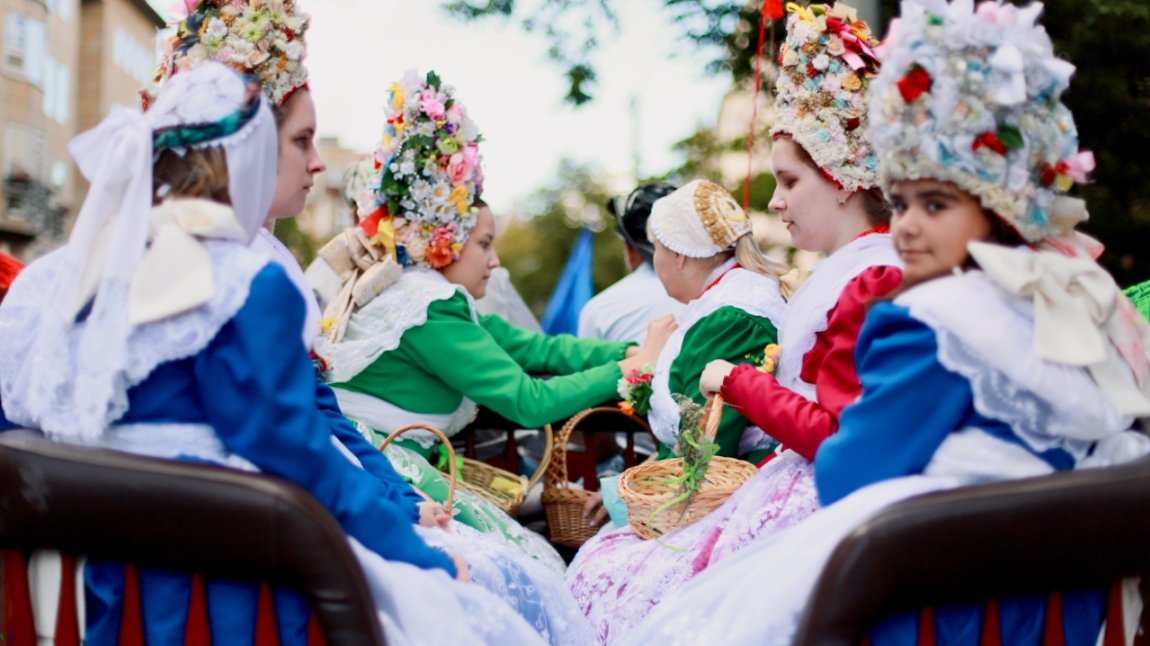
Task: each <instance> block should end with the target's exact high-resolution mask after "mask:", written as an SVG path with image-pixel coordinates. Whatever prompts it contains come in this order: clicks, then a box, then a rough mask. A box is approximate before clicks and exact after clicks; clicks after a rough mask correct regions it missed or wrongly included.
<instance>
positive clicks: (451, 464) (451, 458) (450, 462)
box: [379, 424, 455, 516]
mask: <svg viewBox="0 0 1150 646" xmlns="http://www.w3.org/2000/svg"><path fill="white" fill-rule="evenodd" d="M416 429H419V430H423V431H430V432H431V433H432V434H434V435H438V436H439V440H440V441H441V442H443V445H444V446H445V447H447V468H448V469H449V472H448V474H449V475H450V476H451V477H450V478H449V481H448V485H447V502H445V503H444V504H443V510H444V511H446V512H447V515H448V516H450V515H451V506H452V505H453V504H454V503H455V447H453V446H451V440H450V439H448V437H447V436H446V435H444V433H443V431H441V430H439V429H437V428H435V427H434V426H431V425H428V424H408V425H407V426H401V427H399V428H397V429H395V431H394V432H392V433H391V434H389V435H388V436H387V437H386V438H384V439H383V443H381V444H380V445H379V450H380V451H381V452H382V451H383V450H384V449H386V448H387V447H388V446H389V445H390V444H391V442H392V440H394V439H395V438H397V437H399V436H400V435H403V434H404V433H406V432H408V431H412V430H416ZM413 488H414V487H413ZM416 491H419V489H416ZM419 493H420V494H422V495H423V497H424V498H427V497H428V496H427V495H426V494H423V492H422V491H419Z"/></svg>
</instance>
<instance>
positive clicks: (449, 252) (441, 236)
mask: <svg viewBox="0 0 1150 646" xmlns="http://www.w3.org/2000/svg"><path fill="white" fill-rule="evenodd" d="M454 233H455V223H451V224H448V225H446V226H442V227H439V228H438V229H436V230H435V232H434V233H432V234H431V240H430V241H428V244H427V250H426V251H425V252H424V257H425V258H426V259H427V264H428V265H429V266H431V268H432V269H443V268H444V267H446V266H448V265H450V264H451V263H452V262H454V261H455V250H454V249H453V248H452V247H451V242H452V241H451V238H452V235H453V234H454Z"/></svg>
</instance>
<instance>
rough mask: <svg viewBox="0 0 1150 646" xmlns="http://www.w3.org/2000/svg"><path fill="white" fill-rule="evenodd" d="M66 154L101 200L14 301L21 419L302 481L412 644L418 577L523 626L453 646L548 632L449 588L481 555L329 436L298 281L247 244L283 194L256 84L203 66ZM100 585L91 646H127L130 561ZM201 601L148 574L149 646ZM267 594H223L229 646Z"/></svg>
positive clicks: (90, 623) (11, 411)
mask: <svg viewBox="0 0 1150 646" xmlns="http://www.w3.org/2000/svg"><path fill="white" fill-rule="evenodd" d="M71 149H72V151H73V154H74V155H75V157H76V160H77V163H78V164H79V166H80V168H81V169H82V170H83V171H84V172H85V174H86V175H87V177H88V178H89V179H90V181H91V182H92V188H91V189H90V191H89V197H88V198H87V199H86V200H85V203H84V206H83V207H82V209H81V212H80V215H79V217H78V219H77V223H76V225H75V227H74V229H73V233H72V235H71V237H70V238H69V242H68V244H67V245H66V246H65V247H63V248H62V249H60V250H59V251H57V252H55V253H53V254H50V255H49V256H46V257H45V258H43V259H41V260H39V261H37V262H35V263H33V264H32V265H30V266H29V268H28V269H27V270H26V271H25V272H24V273H23V274H22V275H21V276H20V278H18V279H17V281H16V283H15V284H14V285H13V287H12V290H11V291H10V292H9V295H8V297H7V298H6V300H5V302H4V304H3V306H2V307H0V329H2V330H3V331H4V334H3V339H2V340H0V345H2V346H3V351H4V355H5V356H4V357H3V359H0V388H2V389H3V392H4V409H5V414H6V416H7V417H9V418H11V419H12V420H13V421H15V422H18V423H20V424H22V425H24V426H26V427H29V428H39V429H40V430H42V431H43V432H44V433H46V434H47V435H49V436H50V437H52V438H54V439H57V440H60V441H65V442H74V443H81V444H85V445H94V446H103V447H108V448H114V449H119V450H125V451H130V452H135V453H143V454H147V455H152V456H156V457H165V458H172V459H191V460H196V461H208V462H214V463H219V464H223V465H228V466H232V467H235V468H241V469H247V470H256V469H258V470H261V471H265V472H267V473H270V474H274V475H277V476H280V477H283V478H286V479H288V480H291V481H293V482H295V483H297V484H299V485H301V486H303V487H304V488H305V489H307V490H308V491H309V492H310V493H311V494H312V495H313V496H315V497H316V499H317V500H319V501H320V502H321V504H323V505H324V506H325V507H327V508H328V510H329V511H330V512H331V513H332V515H333V516H334V517H335V518H336V520H337V521H338V522H339V523H340V524H341V526H342V527H343V528H344V530H345V531H346V532H347V533H348V535H349V537H350V538H351V539H352V545H353V548H354V549H355V550H356V552H357V553H358V554H359V555H360V557H361V562H362V563H363V565H364V568H365V572H366V574H367V575H368V577H369V579H370V580H371V581H372V582H373V584H374V585H373V587H374V588H375V589H377V590H380V591H381V594H382V595H383V596H381V597H380V599H379V601H380V603H381V604H382V605H381V606H380V609H381V619H382V620H384V621H385V624H386V625H385V632H392V633H393V634H396V635H398V636H401V638H402V637H403V636H412V635H417V634H420V632H421V631H423V630H425V629H426V628H425V627H424V626H422V625H421V624H424V623H426V622H428V621H434V617H430V616H429V615H428V613H426V612H425V611H422V610H420V609H419V608H417V607H414V606H409V607H404V606H403V605H402V604H400V605H396V604H395V603H394V602H393V601H391V600H389V599H388V598H387V595H386V594H383V591H386V590H389V589H395V588H396V587H398V586H400V583H399V581H400V580H405V581H409V583H408V582H405V583H403V586H404V587H408V586H416V587H419V588H421V589H422V590H423V591H424V592H425V593H426V594H427V595H428V596H430V597H432V598H435V599H438V600H439V601H440V602H442V603H443V604H445V607H447V608H450V609H451V610H455V611H458V612H460V613H461V615H462V616H463V617H465V618H468V617H470V616H471V613H474V612H476V611H480V612H490V613H494V614H495V615H496V616H501V617H502V618H503V619H504V620H506V621H508V622H509V623H508V624H507V625H506V626H507V630H506V631H503V630H498V629H494V627H492V626H490V625H487V626H484V625H482V624H481V622H478V621H476V622H471V623H470V624H469V625H466V626H462V625H460V626H455V627H452V626H437V627H436V628H441V629H443V630H444V631H445V632H447V633H448V634H451V633H458V634H455V635H453V636H455V637H462V636H464V635H466V634H467V633H468V632H469V631H481V632H482V631H486V633H485V637H486V639H489V640H500V639H506V638H512V639H514V638H523V639H527V640H528V641H530V640H532V639H537V637H536V636H535V633H534V632H533V631H531V629H530V628H529V627H528V626H526V624H524V623H523V622H522V621H521V620H520V619H519V618H518V617H516V616H515V615H514V614H513V613H511V612H510V611H509V610H508V609H507V608H506V606H505V605H504V604H502V603H501V602H500V601H498V600H497V599H495V598H494V597H492V596H490V595H488V594H487V593H486V592H485V591H483V590H482V589H481V588H477V587H473V586H458V585H457V584H454V583H452V582H451V581H450V580H449V579H448V578H447V577H446V576H444V574H448V575H452V576H459V577H460V578H463V579H466V578H467V565H466V562H464V561H463V560H462V559H459V558H458V557H455V556H453V555H450V554H448V553H445V552H443V551H441V550H438V549H434V548H430V547H428V546H427V545H426V544H425V543H424V542H423V541H422V540H421V539H420V538H419V537H418V536H417V535H416V534H415V532H414V530H413V528H412V521H411V518H410V516H409V515H408V514H407V513H406V512H405V511H404V507H403V500H404V495H405V494H404V493H403V492H401V491H399V490H397V489H392V490H388V489H386V488H385V487H384V486H383V484H382V483H381V482H380V481H378V480H376V479H374V478H372V477H371V476H370V475H368V474H367V473H366V472H364V471H363V470H362V469H360V468H358V467H357V466H356V465H355V464H354V463H353V461H352V460H351V459H349V457H348V455H347V453H346V452H344V451H342V450H341V449H340V447H338V446H337V445H336V444H335V443H334V442H333V441H332V438H331V434H330V431H329V430H328V428H327V426H326V425H325V424H324V422H323V421H322V418H321V417H320V413H319V411H318V408H317V406H316V403H315V400H314V392H315V388H314V379H315V378H314V372H313V370H312V368H311V364H310V362H309V361H308V359H307V356H306V354H305V353H304V352H303V349H302V348H296V346H294V345H293V344H292V339H297V338H299V330H300V327H301V325H302V321H303V304H302V302H301V301H300V299H299V298H298V296H296V291H295V288H294V286H293V285H292V283H291V281H290V280H288V278H287V277H286V276H285V274H284V273H283V270H282V269H281V268H280V267H279V266H278V265H275V264H269V262H268V258H267V256H266V255H263V254H259V253H257V252H255V251H252V250H251V249H250V248H249V247H248V244H249V243H250V240H251V238H252V237H253V236H254V235H255V233H256V231H257V229H258V228H259V227H260V225H261V224H262V223H263V220H264V214H266V213H267V209H268V206H269V205H270V204H271V200H272V195H273V192H274V183H275V158H276V131H275V124H274V120H273V117H272V114H271V111H270V110H269V108H268V106H267V103H266V100H264V99H263V98H262V94H261V92H260V89H259V86H258V85H256V84H254V83H251V82H249V81H247V80H245V79H244V78H243V77H241V76H240V75H238V74H236V73H235V72H233V71H231V70H228V69H227V68H225V67H223V66H220V65H217V64H214V63H206V64H204V65H201V66H199V67H198V68H197V69H195V70H192V71H189V72H185V73H183V74H180V75H179V76H177V77H176V78H173V79H172V80H171V81H170V82H169V83H168V84H166V86H165V88H164V90H163V91H162V92H161V93H160V95H159V97H158V98H157V99H156V101H155V102H154V103H153V104H152V106H151V107H150V109H149V110H148V112H147V113H146V114H141V113H138V112H134V111H128V110H117V111H116V112H114V113H113V115H112V116H110V117H109V118H108V119H106V120H105V121H104V122H103V123H102V124H101V125H100V126H99V127H98V128H97V129H95V130H93V131H91V132H89V133H86V134H84V135H82V136H81V137H79V138H77V139H76V140H75V141H74V142H73V143H72V146H71ZM153 160H154V161H153ZM239 162H243V163H239ZM233 186H242V187H243V189H244V190H243V191H238V190H232V187H233ZM241 193H242V194H243V195H244V197H243V198H240V194H241ZM233 194H235V196H236V197H234V198H233V197H232V196H233ZM238 204H243V205H244V210H243V211H239V210H236V209H235V208H234V207H235V206H237V205H238ZM153 205H154V206H153ZM149 241H150V242H149ZM77 275H78V276H85V277H91V278H92V279H91V280H87V281H76V280H74V279H73V278H72V277H73V276H77ZM293 348H294V350H293ZM381 557H382V558H381ZM384 559H387V560H384ZM431 570H437V571H441V572H443V573H444V574H441V575H438V576H436V575H433V574H432V573H431V572H430V571H431ZM85 585H86V588H87V595H86V596H87V599H88V604H87V607H86V610H85V616H86V619H87V637H88V639H89V640H91V641H92V642H93V643H114V642H115V641H116V640H117V639H118V637H119V633H120V621H121V613H122V602H123V594H124V571H123V567H122V566H121V565H119V564H113V563H102V562H91V563H89V564H88V565H87V566H86V567H85ZM189 588H190V580H189V578H188V577H184V576H179V575H173V574H168V573H161V572H143V573H141V581H140V589H141V596H142V598H144V599H146V600H147V603H144V604H143V613H144V617H143V620H144V629H145V633H146V635H147V639H148V640H149V641H156V642H157V643H166V642H168V641H171V640H173V639H182V638H183V635H184V634H185V630H186V622H187V607H188V598H189V597H188V595H189ZM253 592H254V591H253V590H252V589H250V588H249V587H247V586H240V585H237V584H234V583H228V582H209V584H208V586H207V607H208V612H209V616H210V623H211V630H212V633H213V640H214V643H250V642H251V640H252V639H253V638H254V633H253V631H254V604H253V603H251V600H252V599H253V597H254V595H253ZM277 607H278V618H279V626H280V637H281V639H282V640H283V641H284V642H286V643H303V640H304V636H305V634H306V617H307V608H306V606H305V605H301V604H300V603H299V602H298V599H297V598H295V597H292V596H283V595H281V596H280V597H279V598H278V599H277ZM455 629H458V630H455Z"/></svg>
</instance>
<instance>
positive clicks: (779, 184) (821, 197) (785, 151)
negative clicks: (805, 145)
mask: <svg viewBox="0 0 1150 646" xmlns="http://www.w3.org/2000/svg"><path fill="white" fill-rule="evenodd" d="M771 166H772V168H773V169H774V173H775V192H774V193H773V194H772V195H771V201H770V202H769V203H768V205H767V208H769V209H770V210H771V211H773V212H775V213H777V214H779V217H780V218H782V221H783V223H785V224H786V225H787V230H788V231H790V232H791V242H792V243H793V244H794V245H795V246H796V247H798V248H800V249H805V250H807V251H815V252H821V253H831V252H833V251H834V250H835V247H836V246H837V244H838V243H839V238H840V237H841V236H840V233H839V225H840V223H841V222H842V221H843V218H842V215H841V213H840V212H841V211H842V207H841V205H839V203H838V195H839V190H838V187H837V186H836V185H835V184H834V182H832V181H830V180H829V179H827V178H826V177H824V176H823V174H822V173H821V172H819V170H818V169H817V168H816V167H815V166H814V164H813V163H811V161H810V160H809V158H807V156H806V153H805V152H804V151H803V150H802V149H801V148H800V147H799V145H798V144H796V143H795V142H794V140H792V139H791V138H790V137H779V138H778V139H776V140H775V142H774V144H772V145H771Z"/></svg>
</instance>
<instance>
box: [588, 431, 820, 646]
mask: <svg viewBox="0 0 1150 646" xmlns="http://www.w3.org/2000/svg"><path fill="white" fill-rule="evenodd" d="M813 474H814V471H813V467H812V465H811V463H810V462H808V461H807V460H806V459H804V458H803V457H801V456H800V455H798V454H797V453H795V452H793V451H786V452H784V453H783V454H782V455H780V456H779V457H778V458H776V459H774V460H772V461H771V462H769V463H767V465H766V466H764V467H763V468H762V469H760V470H759V472H758V473H757V474H755V476H754V477H753V478H751V479H750V480H749V481H747V482H746V483H745V484H744V485H743V486H742V487H740V488H739V490H738V491H736V492H735V493H734V495H732V496H731V498H730V499H728V500H727V502H725V503H724V504H723V505H722V506H721V507H719V508H718V509H716V510H715V511H713V512H711V513H710V514H708V515H707V516H705V517H703V518H702V519H701V520H699V521H698V522H696V523H693V524H691V525H688V526H686V527H683V528H680V529H678V530H675V531H673V532H670V533H668V534H665V535H663V536H662V537H660V538H659V539H656V540H644V539H642V538H640V537H639V536H638V535H636V534H635V532H633V531H632V530H631V528H630V527H623V528H620V529H615V530H611V531H603V532H600V533H599V534H598V535H597V536H595V537H593V538H592V539H591V540H589V541H588V542H587V543H586V544H584V545H583V547H582V548H581V549H580V550H579V553H578V554H577V555H576V556H575V560H574V561H572V563H571V567H570V568H568V570H567V584H568V586H570V588H571V593H572V594H573V595H574V596H575V600H576V602H577V603H578V604H579V606H580V608H581V609H582V610H583V612H584V614H585V615H586V616H587V618H588V619H589V620H590V621H591V624H592V626H593V627H594V629H595V632H596V635H597V637H598V640H599V642H600V643H604V644H606V643H611V642H614V641H616V640H618V639H620V638H621V637H623V636H624V635H626V634H627V633H628V631H630V630H631V629H632V628H634V627H635V626H637V625H639V624H640V623H641V622H642V621H643V619H644V618H645V617H646V616H647V615H648V614H649V613H650V612H651V611H652V609H654V608H655V606H656V605H658V604H659V603H660V601H661V600H662V599H665V598H667V597H668V596H669V595H671V594H673V593H674V591H675V590H677V589H678V588H679V587H681V586H683V585H684V584H686V583H687V582H688V581H690V580H691V579H692V578H694V576H695V575H697V574H699V573H700V572H702V571H703V570H704V569H706V568H707V567H709V566H711V565H712V564H714V563H716V562H718V561H720V560H722V559H724V558H726V557H728V556H730V555H731V554H734V553H736V552H738V551H739V550H742V549H743V548H745V547H747V546H749V545H751V544H753V543H755V542H756V541H757V540H759V539H761V538H763V537H766V536H770V535H771V534H773V533H774V532H777V531H779V530H782V529H784V528H786V527H790V526H791V525H794V524H796V523H798V522H799V521H801V520H803V519H804V518H806V517H808V516H810V515H811V514H813V513H814V512H815V510H817V509H818V507H819V505H818V496H817V494H816V492H815V484H814V475H813Z"/></svg>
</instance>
